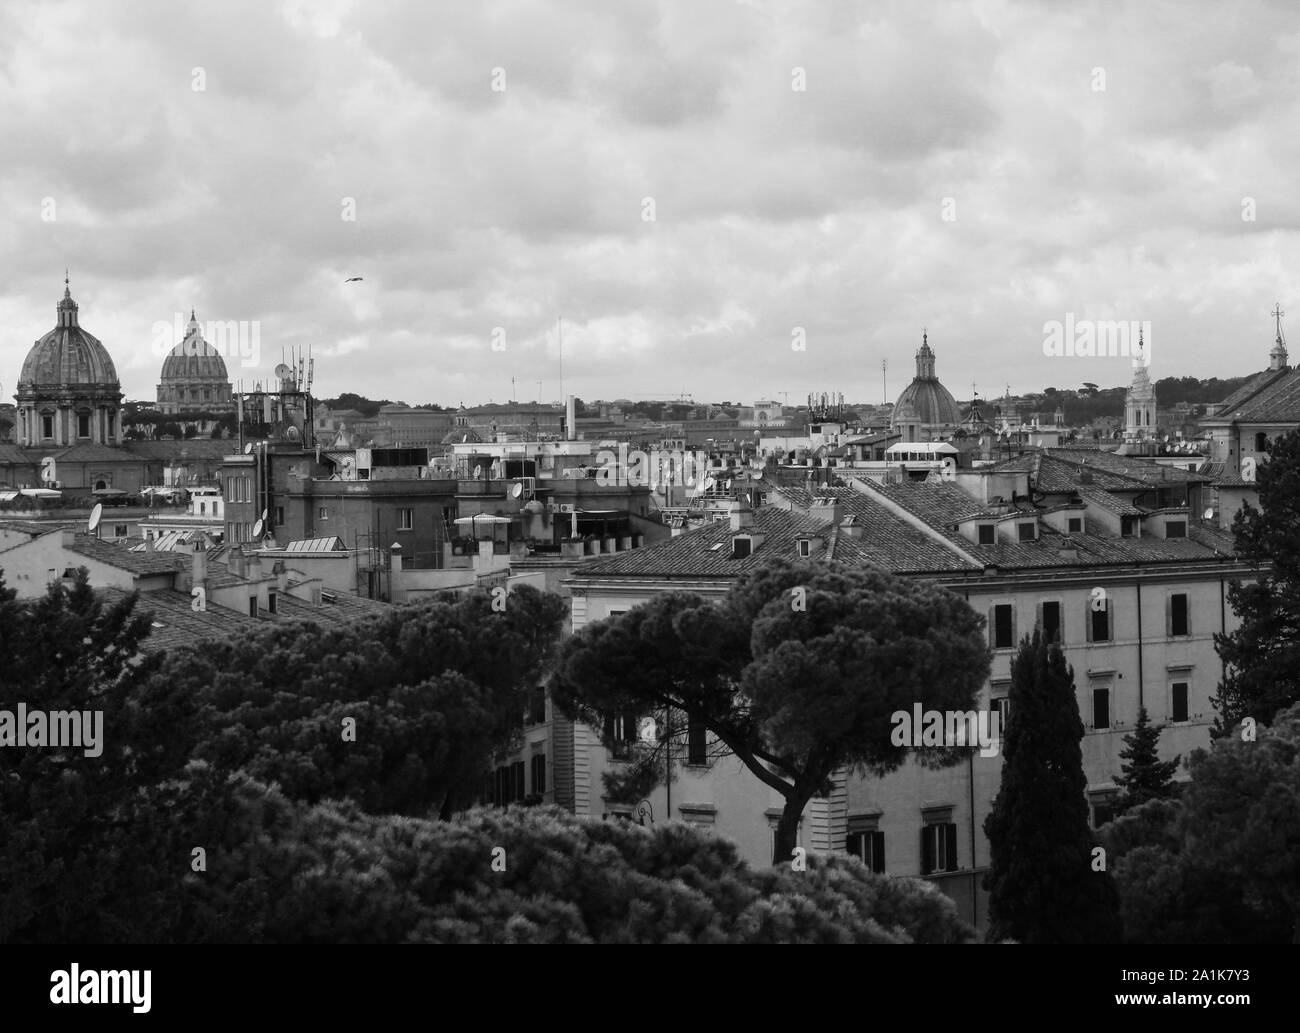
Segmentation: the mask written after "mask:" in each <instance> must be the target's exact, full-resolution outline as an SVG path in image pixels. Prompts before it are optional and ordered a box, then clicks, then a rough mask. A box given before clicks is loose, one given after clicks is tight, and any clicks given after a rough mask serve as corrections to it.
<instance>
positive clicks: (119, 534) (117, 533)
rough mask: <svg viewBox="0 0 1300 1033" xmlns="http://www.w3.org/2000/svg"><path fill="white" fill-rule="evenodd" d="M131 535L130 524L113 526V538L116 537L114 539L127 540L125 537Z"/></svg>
mask: <svg viewBox="0 0 1300 1033" xmlns="http://www.w3.org/2000/svg"><path fill="white" fill-rule="evenodd" d="M130 533H131V529H130V526H129V525H128V524H114V525H113V537H114V538H125V537H126V536H127V535H128V534H130Z"/></svg>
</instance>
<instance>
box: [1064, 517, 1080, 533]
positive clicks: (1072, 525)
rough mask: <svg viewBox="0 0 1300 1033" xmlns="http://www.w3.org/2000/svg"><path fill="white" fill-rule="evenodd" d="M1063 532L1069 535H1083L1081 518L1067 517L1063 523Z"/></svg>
mask: <svg viewBox="0 0 1300 1033" xmlns="http://www.w3.org/2000/svg"><path fill="white" fill-rule="evenodd" d="M1065 530H1066V532H1067V533H1069V534H1082V533H1083V517H1069V518H1068V519H1067V520H1066V522H1065Z"/></svg>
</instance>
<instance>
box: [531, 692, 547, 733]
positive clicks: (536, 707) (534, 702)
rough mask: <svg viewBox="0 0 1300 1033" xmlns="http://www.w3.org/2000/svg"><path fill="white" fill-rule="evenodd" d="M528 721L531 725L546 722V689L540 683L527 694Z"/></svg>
mask: <svg viewBox="0 0 1300 1033" xmlns="http://www.w3.org/2000/svg"><path fill="white" fill-rule="evenodd" d="M528 723H529V724H531V725H542V724H545V723H546V690H545V689H544V688H543V687H542V686H540V685H539V686H537V688H535V689H533V691H532V692H531V693H530V694H529V696H528Z"/></svg>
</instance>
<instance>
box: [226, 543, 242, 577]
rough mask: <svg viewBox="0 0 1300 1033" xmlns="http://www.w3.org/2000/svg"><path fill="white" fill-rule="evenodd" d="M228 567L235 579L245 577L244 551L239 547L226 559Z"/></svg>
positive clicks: (231, 551) (232, 550)
mask: <svg viewBox="0 0 1300 1033" xmlns="http://www.w3.org/2000/svg"><path fill="white" fill-rule="evenodd" d="M226 567H227V569H228V570H229V571H230V573H232V574H234V575H235V577H243V576H244V573H245V567H244V550H243V549H242V548H240V547H239V546H238V545H236V546H235V547H234V548H233V549H231V550H230V554H229V556H228V557H227V559H226Z"/></svg>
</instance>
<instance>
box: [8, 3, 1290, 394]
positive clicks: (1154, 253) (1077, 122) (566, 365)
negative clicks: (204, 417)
mask: <svg viewBox="0 0 1300 1033" xmlns="http://www.w3.org/2000/svg"><path fill="white" fill-rule="evenodd" d="M1297 124H1300V10H1297V9H1296V7H1295V5H1294V4H1292V3H1288V2H1279V3H1250V2H1245V3H1233V4H1230V5H1223V4H1212V3H1197V4H1192V3H1185V2H1181V3H1159V2H1147V0H1142V2H1133V3H1097V4H1070V5H1063V4H1055V3H1052V4H1042V5H1040V4H1031V3H1003V2H989V3H968V4H953V5H931V4H924V3H914V2H906V3H899V4H897V5H894V4H888V3H860V2H854V3H849V2H834V0H809V2H805V3H796V2H789V3H785V2H781V3H778V2H776V0H746V2H732V0H671V2H658V3H655V2H640V0H638V2H632V0H627V2H617V3H615V2H611V0H554V2H486V3H483V2H477V0H475V2H470V0H465V2H458V3H445V4H444V3H429V2H412V3H409V4H408V3H387V2H376V0H367V2H364V3H351V2H346V0H339V2H332V3H330V2H312V3H308V2H306V0H288V2H279V3H273V2H266V0H253V2H231V0H222V2H219V3H218V2H184V0H182V2H178V0H160V2H157V3H153V2H142V0H130V2H112V0H80V2H70V3H49V2H44V0H42V2H39V3H26V2H13V0H0V262H2V263H3V267H4V269H5V271H6V275H5V276H4V280H3V283H2V284H0V385H2V387H3V393H4V396H5V397H6V398H10V397H11V396H12V394H13V391H14V383H15V381H16V380H17V378H18V373H19V370H20V368H21V364H22V360H23V357H24V356H25V355H26V352H27V350H28V348H30V346H31V343H32V342H33V341H34V340H35V339H36V338H37V337H39V336H40V335H41V334H43V333H45V332H46V331H47V330H49V329H50V328H51V327H52V326H53V325H54V306H55V304H56V302H57V301H58V299H59V298H60V296H61V295H62V291H63V271H64V268H65V266H66V267H70V268H71V278H72V292H73V296H74V297H75V298H76V300H77V301H78V302H79V303H80V305H81V318H82V324H83V326H85V327H86V328H87V329H88V330H89V331H90V332H91V333H93V334H95V335H96V336H97V337H99V338H100V339H101V340H102V341H103V342H104V343H105V344H106V345H107V346H108V348H109V351H110V352H111V354H112V356H113V358H114V360H115V362H116V364H117V368H118V372H119V374H120V376H121V380H122V386H123V389H124V391H125V392H126V395H127V397H128V398H150V399H151V398H153V396H154V391H155V385H156V382H157V376H158V368H159V365H160V363H161V357H160V354H159V353H160V351H161V350H162V348H163V347H164V345H163V344H160V343H159V341H160V340H161V338H159V335H158V324H160V323H163V324H169V323H172V322H173V320H174V319H175V318H176V316H177V314H178V313H181V312H183V313H184V314H185V316H186V317H188V314H189V311H190V309H191V307H193V308H195V309H197V311H198V316H199V318H200V319H201V320H220V321H227V320H237V321H248V322H249V324H250V331H249V334H250V337H249V338H248V339H246V340H245V341H244V350H245V353H247V352H248V351H250V350H251V347H250V345H251V333H252V331H251V326H252V324H253V323H256V324H257V328H258V343H259V345H260V355H258V356H257V359H258V360H259V361H257V362H256V363H254V362H253V360H252V358H251V357H250V358H247V359H241V358H239V357H237V356H232V359H231V360H230V366H231V376H232V379H236V380H238V379H243V380H244V381H245V382H249V381H252V380H254V379H257V378H259V377H265V376H266V375H267V374H268V373H269V371H270V370H271V368H272V367H273V366H274V365H275V364H276V363H277V362H279V361H280V357H281V352H282V349H283V350H285V351H286V352H287V351H288V350H289V349H293V348H307V347H310V348H311V349H312V351H313V354H314V355H315V358H316V393H317V394H319V395H321V396H329V395H333V394H336V393H338V392H340V391H344V390H355V391H358V392H361V393H363V394H367V395H369V396H371V397H387V398H394V399H402V400H405V401H408V402H411V403H416V402H424V401H437V402H441V403H443V404H456V403H458V402H460V401H462V400H463V401H464V402H465V404H475V403H476V402H481V401H487V400H489V399H493V400H496V401H503V400H508V399H509V398H510V397H511V392H512V385H511V377H512V376H513V377H515V378H516V385H515V386H514V388H513V390H514V392H515V395H516V396H517V397H518V398H520V399H521V400H522V399H533V398H535V397H538V395H539V390H538V381H540V382H541V388H540V397H541V398H543V399H545V400H550V399H556V398H559V397H560V394H561V363H560V351H559V346H558V340H557V333H556V327H557V318H558V317H561V316H562V317H563V326H564V338H563V341H564V347H563V369H562V375H563V383H564V390H565V391H566V392H572V393H576V394H577V395H579V396H580V397H583V398H585V399H589V400H590V399H593V398H597V397H604V398H615V397H620V396H622V397H633V398H636V397H645V396H655V397H665V396H671V397H676V396H677V395H679V394H682V393H685V394H689V395H692V396H694V397H695V398H696V399H697V400H705V399H728V400H733V401H743V400H753V399H754V398H756V397H776V398H778V399H780V398H781V397H783V396H782V395H781V392H783V391H785V392H788V393H789V398H790V399H791V400H794V399H802V398H803V397H804V396H805V395H806V394H807V393H808V392H809V391H832V390H833V391H843V392H844V393H845V395H846V396H847V397H848V398H849V399H851V400H862V401H879V400H880V398H881V396H882V383H881V362H882V360H887V361H888V366H889V369H888V392H889V397H890V398H891V399H892V398H893V397H894V396H896V395H897V393H898V391H899V390H901V389H902V387H903V386H904V384H905V383H906V382H907V380H909V379H910V378H911V376H912V372H913V370H914V354H915V350H916V348H917V347H918V346H919V344H920V337H921V328H922V326H926V327H928V328H929V332H930V342H931V344H932V345H933V347H934V348H935V351H936V353H937V356H938V373H939V376H940V377H941V379H943V380H944V382H945V383H946V384H947V386H948V387H949V388H950V389H951V390H952V391H953V393H954V394H955V395H957V396H958V397H959V398H966V397H969V395H970V393H971V384H972V382H975V383H976V384H977V385H978V391H979V393H980V394H981V395H984V394H985V393H993V392H995V391H996V392H998V393H1000V391H1001V390H1002V388H1003V385H1004V384H1006V383H1010V385H1011V387H1012V389H1013V390H1015V391H1029V390H1041V389H1042V388H1043V387H1045V386H1047V385H1055V386H1057V387H1068V386H1077V385H1078V384H1079V383H1081V382H1083V381H1092V382H1096V383H1100V384H1102V385H1104V386H1105V385H1111V384H1117V383H1127V382H1128V380H1129V378H1130V375H1131V366H1130V364H1129V362H1128V360H1126V359H1124V358H1104V359H1103V358H1081V357H1077V356H1070V357H1060V358H1056V357H1047V356H1045V355H1044V348H1043V342H1044V324H1045V323H1047V322H1048V321H1051V320H1061V321H1064V319H1065V317H1066V314H1067V313H1073V315H1074V318H1075V319H1076V320H1083V319H1097V320H1103V319H1121V320H1138V321H1149V322H1150V323H1151V326H1152V338H1151V345H1152V347H1151V356H1152V365H1151V373H1152V376H1153V377H1162V376H1169V375H1179V376H1182V375H1194V376H1214V375H1217V376H1234V375H1240V374H1243V373H1246V372H1249V371H1253V370H1256V369H1259V368H1262V367H1263V366H1265V365H1266V364H1267V354H1268V349H1269V347H1270V345H1271V343H1272V337H1273V325H1272V319H1271V317H1270V316H1269V312H1270V310H1271V309H1272V307H1273V305H1274V303H1275V302H1278V301H1280V302H1281V304H1282V307H1283V309H1291V310H1293V312H1294V316H1293V317H1288V319H1289V321H1290V323H1291V324H1292V325H1300V324H1297V322H1296V321H1297V320H1300V293H1298V292H1297V291H1296V289H1295V288H1296V284H1297V282H1300V281H1297V278H1296V275H1295V273H1296V270H1297V269H1298V268H1300V263H1298V260H1300V243H1298V238H1297V233H1296V230H1297V227H1298V226H1300V194H1298V193H1297V190H1296V175H1297V171H1296V170H1297V169H1300V134H1297V133H1296V131H1295V127H1296V125H1297ZM354 276H361V277H363V278H364V279H363V280H362V281H361V282H355V283H345V282H344V281H345V280H347V279H348V278H349V277H354ZM1284 325H1285V321H1284ZM498 328H500V329H499V330H498ZM797 328H802V331H801V332H802V335H803V340H804V342H805V350H802V351H800V350H796V349H795V348H794V347H792V343H797V339H796V334H797V333H798V332H799V331H798V330H797ZM494 333H495V334H496V335H497V336H496V337H495V343H496V349H495V350H494V347H493V344H494ZM165 336H166V335H163V337H165ZM1296 348H1297V351H1298V353H1300V334H1297V337H1296ZM1294 357H1295V356H1293V358H1294ZM245 362H246V363H247V365H245V364H244V363H245Z"/></svg>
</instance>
